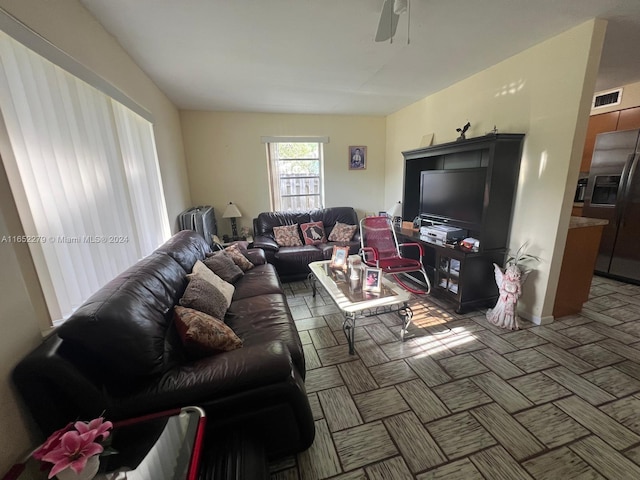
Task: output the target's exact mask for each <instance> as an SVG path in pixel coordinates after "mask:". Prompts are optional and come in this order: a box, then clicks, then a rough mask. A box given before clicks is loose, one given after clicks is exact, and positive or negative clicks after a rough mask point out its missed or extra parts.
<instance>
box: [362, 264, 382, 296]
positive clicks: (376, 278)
mask: <svg viewBox="0 0 640 480" xmlns="http://www.w3.org/2000/svg"><path fill="white" fill-rule="evenodd" d="M381 285H382V270H381V269H379V268H375V267H365V269H364V281H363V282H362V290H364V291H366V292H379V291H380V287H381Z"/></svg>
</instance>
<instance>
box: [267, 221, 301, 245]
mask: <svg viewBox="0 0 640 480" xmlns="http://www.w3.org/2000/svg"><path fill="white" fill-rule="evenodd" d="M273 236H274V237H275V239H276V243H277V244H278V245H280V246H281V247H298V246H300V245H302V241H301V240H300V235H298V224H297V223H295V224H293V225H283V226H282V227H273Z"/></svg>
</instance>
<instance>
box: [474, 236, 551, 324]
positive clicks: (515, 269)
mask: <svg viewBox="0 0 640 480" xmlns="http://www.w3.org/2000/svg"><path fill="white" fill-rule="evenodd" d="M526 246H527V243H525V244H523V245H522V246H521V247H520V248H519V249H518V251H517V252H516V253H515V255H512V256H509V257H508V258H507V266H506V268H505V270H504V272H503V271H502V269H501V268H500V267H499V266H498V265H496V264H495V263H494V264H493V268H494V271H495V276H496V284H497V285H498V291H499V292H500V296H499V297H498V302H497V303H496V306H495V307H494V308H490V309H489V310H487V320H488V321H489V323H492V324H493V325H495V326H497V327H501V328H506V329H508V330H518V328H519V327H518V299H519V298H520V295H522V285H523V284H524V282H525V281H526V280H527V277H528V276H529V273H530V272H531V268H530V267H528V265H531V264H532V263H533V262H539V261H540V258H538V257H536V256H535V255H531V254H529V253H525V249H526Z"/></svg>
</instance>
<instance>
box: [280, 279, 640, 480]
mask: <svg viewBox="0 0 640 480" xmlns="http://www.w3.org/2000/svg"><path fill="white" fill-rule="evenodd" d="M285 289H286V290H287V296H288V300H289V305H290V307H291V310H292V312H293V315H294V317H295V319H296V324H297V326H298V330H299V332H300V336H301V338H302V342H303V343H304V346H305V354H306V360H307V380H306V387H307V393H308V395H309V400H310V402H311V406H312V408H313V412H314V418H315V422H316V439H315V441H314V444H313V445H312V446H311V448H310V449H309V450H307V451H306V452H303V453H301V454H299V455H297V456H296V457H290V458H284V459H280V460H278V461H275V462H272V463H271V465H270V468H271V472H272V473H271V478H272V480H315V479H328V478H330V479H336V480H338V479H340V480H356V479H358V480H361V479H368V480H382V479H384V480H403V479H418V480H427V479H438V480H453V479H464V480H474V479H490V480H493V479H505V480H514V479H536V480H555V479H562V480H570V479H578V478H579V479H611V480H623V479H630V480H631V479H640V286H635V285H628V284H624V283H620V282H616V281H613V280H610V279H605V278H602V277H594V280H593V283H592V287H591V295H590V299H589V301H588V302H587V303H586V304H585V305H584V309H583V311H582V313H581V314H580V315H574V316H570V317H564V318H561V319H558V320H556V321H555V322H554V323H552V324H549V325H546V326H534V325H532V324H530V323H528V322H526V321H525V322H521V323H522V325H521V327H522V329H521V330H518V331H515V332H511V331H507V330H502V329H499V328H496V327H494V326H493V325H490V324H489V323H488V322H487V321H486V319H485V317H484V311H480V310H477V311H474V312H470V313H467V314H465V315H457V314H455V313H454V312H453V309H452V308H451V306H450V305H448V304H446V303H442V302H440V301H438V300H437V298H435V297H431V296H421V297H416V296H414V297H413V298H412V302H411V306H412V309H413V311H414V324H415V326H414V327H412V329H411V332H412V333H415V335H416V336H415V337H414V338H412V339H410V340H408V341H406V342H401V341H400V340H399V331H400V327H399V323H400V320H399V318H398V317H397V315H395V314H385V315H380V316H377V317H371V318H366V319H359V320H358V321H357V327H356V332H355V335H356V354H355V355H349V354H348V352H347V345H346V339H345V337H344V335H343V333H342V316H341V315H340V314H339V313H338V310H337V308H336V307H335V306H334V305H333V304H332V302H331V299H330V298H329V297H328V296H327V294H326V292H324V291H323V290H320V291H319V294H318V296H317V297H316V298H315V299H314V298H313V297H312V295H311V289H310V287H309V285H308V283H307V282H294V283H289V284H285Z"/></svg>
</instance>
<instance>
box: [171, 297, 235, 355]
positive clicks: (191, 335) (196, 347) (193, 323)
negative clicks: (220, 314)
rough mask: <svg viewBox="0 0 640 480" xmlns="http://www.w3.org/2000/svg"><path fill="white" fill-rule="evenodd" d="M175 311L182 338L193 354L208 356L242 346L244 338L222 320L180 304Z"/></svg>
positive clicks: (188, 350) (175, 320)
mask: <svg viewBox="0 0 640 480" xmlns="http://www.w3.org/2000/svg"><path fill="white" fill-rule="evenodd" d="M173 311H174V322H175V324H176V329H177V330H178V334H179V335H180V339H181V340H182V343H183V345H184V346H185V348H186V350H187V352H189V353H190V354H191V355H194V356H196V357H206V356H209V355H212V354H214V353H219V352H228V351H230V350H235V349H236V348H240V347H242V340H240V338H238V336H237V335H236V334H235V333H234V331H233V330H231V328H229V327H228V326H227V325H226V324H225V323H223V322H221V321H220V320H218V319H216V318H214V317H212V316H210V315H207V314H206V313H202V312H199V311H197V310H193V309H191V308H185V307H181V306H179V305H176V306H175V307H174V309H173Z"/></svg>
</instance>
